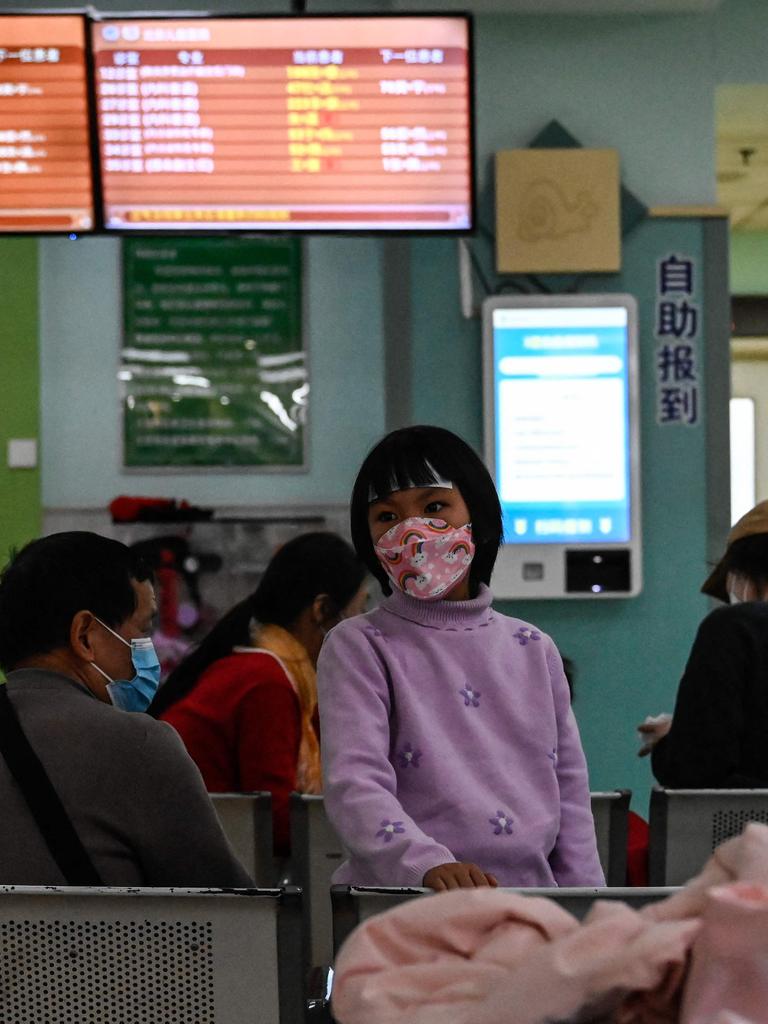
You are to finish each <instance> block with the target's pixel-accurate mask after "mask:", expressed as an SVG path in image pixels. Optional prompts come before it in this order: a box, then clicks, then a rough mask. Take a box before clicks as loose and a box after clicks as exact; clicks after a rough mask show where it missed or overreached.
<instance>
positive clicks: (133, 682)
mask: <svg viewBox="0 0 768 1024" xmlns="http://www.w3.org/2000/svg"><path fill="white" fill-rule="evenodd" d="M94 618H96V621H97V622H99V623H101V625H102V626H103V627H104V629H108V630H109V632H110V633H111V634H112V635H113V636H116V637H117V639H118V640H119V641H120V642H121V643H123V644H125V646H126V647H130V648H131V661H132V663H133V667H134V669H135V671H136V674H135V675H134V677H133V679H112V678H111V677H110V676H108V675H107V673H106V672H104V670H103V669H100V668H99V666H98V665H97V664H96V662H92V664H93V667H94V668H95V669H96V671H97V672H101V674H102V675H103V676H104V678H105V679H106V680H107V693H108V694H109V699H110V700H111V701H112V703H113V704H114V705H115V707H116V708H120V710H121V711H146V710H147V708H148V707H149V705H150V704H151V703H152V699H153V697H154V696H155V694H156V693H157V688H158V686H159V685H160V662H159V660H158V657H157V652H156V651H155V645H154V644H153V643H152V638H151V637H148V636H146V637H139V639H138V640H131V641H128V640H125V639H124V638H123V637H121V636H120V634H119V633H116V632H115V631H114V629H110V627H109V626H108V625H107V624H106V622H102V621H101V619H99V618H97V617H96V616H94Z"/></svg>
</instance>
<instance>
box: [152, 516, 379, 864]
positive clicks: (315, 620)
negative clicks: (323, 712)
mask: <svg viewBox="0 0 768 1024" xmlns="http://www.w3.org/2000/svg"><path fill="white" fill-rule="evenodd" d="M364 580H365V568H364V566H363V565H362V564H361V563H360V562H359V561H358V560H357V558H356V556H355V553H354V551H353V550H352V548H351V547H350V545H349V544H347V542H346V541H344V540H342V538H341V537H338V536H336V534H333V533H307V534H303V535H301V536H299V537H296V538H294V539H293V540H291V541H289V542H288V543H287V544H285V545H284V546H283V547H282V548H280V550H279V551H278V552H277V553H276V554H275V555H274V557H273V558H272V560H271V562H270V563H269V565H268V566H267V568H266V571H265V573H264V576H263V577H262V579H261V582H260V583H259V585H258V587H257V588H256V590H255V591H254V593H253V594H251V595H250V596H249V597H247V598H246V599H245V600H244V601H241V602H240V603H239V604H237V605H235V607H234V608H232V609H231V610H230V611H229V612H228V613H227V614H226V615H225V616H224V618H223V619H221V621H220V622H219V623H218V624H217V625H216V626H214V628H213V629H212V630H211V632H210V633H209V634H208V636H207V637H206V638H205V639H204V640H203V641H202V643H201V644H200V645H199V647H197V648H196V649H195V650H194V651H193V652H192V653H191V654H190V655H188V657H186V658H185V659H184V661H182V662H181V663H180V664H179V665H177V667H176V668H175V669H174V670H173V672H172V673H171V674H170V676H169V677H168V679H167V681H166V682H165V684H164V685H163V686H162V687H161V688H160V690H159V692H158V694H157V696H156V698H155V700H154V702H153V704H152V707H151V708H150V713H151V714H153V715H154V716H155V717H156V718H162V719H163V720H164V721H166V722H170V724H171V725H172V726H173V727H174V728H175V729H176V730H177V731H178V732H179V734H180V735H181V738H182V740H183V741H184V744H185V746H186V748H187V750H188V751H189V753H190V755H191V756H192V758H193V759H194V761H195V762H196V763H197V766H198V768H199V769H200V771H201V773H202V776H203V779H204V780H205V784H206V786H207V788H208V791H209V792H211V793H237V792H250V791H254V790H269V791H270V792H271V793H272V808H273V823H274V839H275V853H276V854H277V855H278V856H284V855H286V854H287V853H288V852H289V845H290V841H289V820H288V815H289V798H290V794H291V792H292V791H293V790H297V791H299V792H302V793H319V792H320V791H321V789H322V779H321V770H320V746H319V737H318V728H317V684H316V677H315V667H316V664H317V656H318V654H319V653H320V646H321V644H322V642H323V637H324V636H325V634H326V633H327V632H328V630H329V629H331V628H332V627H333V626H335V625H336V623H337V622H339V620H340V619H343V618H347V617H349V616H351V615H356V614H358V612H360V611H363V609H364V605H365V602H366V600H367V597H368V595H367V591H366V588H365V586H364Z"/></svg>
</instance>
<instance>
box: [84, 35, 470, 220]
mask: <svg viewBox="0 0 768 1024" xmlns="http://www.w3.org/2000/svg"><path fill="white" fill-rule="evenodd" d="M92 32H93V35H92V44H93V51H94V64H95V73H96V94H97V104H98V125H99V148H100V161H101V175H102V186H103V200H104V223H105V227H107V228H113V229H118V230H122V231H125V230H130V229H138V230H143V231H146V230H147V229H154V230H161V231H167V230H184V231H189V230H195V229H197V230H211V229H223V230H232V229H235V230H258V231H264V230H270V229H272V230H278V231H290V230H296V231H312V230H320V231H333V230H342V231H349V230H364V231H376V230H379V231H381V230H385V231H391V230H394V231H420V230H421V231H441V230H447V231H451V230H453V231H466V230H468V229H469V228H471V227H472V209H473V203H472V130H471V87H470V86H471V83H470V79H471V66H470V25H469V21H468V19H467V18H466V17H452V16H451V17H445V16H440V17H430V16H402V17H376V16H370V17H369V16H364V17H300V18H296V17H292V18H211V19H208V18H205V19H177V18H163V19H147V20H143V19H131V20H127V19H125V20H123V19H119V20H118V19H107V20H104V21H101V22H97V23H94V24H93V26H92Z"/></svg>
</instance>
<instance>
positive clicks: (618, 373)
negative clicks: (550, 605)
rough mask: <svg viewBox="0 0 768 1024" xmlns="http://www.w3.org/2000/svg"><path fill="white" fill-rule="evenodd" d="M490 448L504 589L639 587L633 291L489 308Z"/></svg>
mask: <svg viewBox="0 0 768 1024" xmlns="http://www.w3.org/2000/svg"><path fill="white" fill-rule="evenodd" d="M483 350H484V404H485V455H486V460H487V463H488V466H489V468H490V469H491V472H492V474H493V477H494V480H495V482H496V486H497V489H498V492H499V498H500V500H501V506H502V513H503V517H504V535H505V543H504V546H503V547H502V550H501V552H500V555H499V560H498V562H497V568H496V574H495V576H494V592H495V593H496V595H497V596H498V597H515V598H520V597H523V598H546V597H581V598H583V597H596V598H608V597H631V596H634V595H635V594H638V593H639V592H640V589H641V587H642V571H641V550H642V548H641V521H640V468H639V467H640V445H639V418H638V414H639V402H638V354H637V305H636V302H635V300H634V298H633V297H632V296H631V295H536V296H528V295H526V296H501V297H495V298H491V299H487V300H486V302H485V303H484V304H483Z"/></svg>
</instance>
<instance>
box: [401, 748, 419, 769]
mask: <svg viewBox="0 0 768 1024" xmlns="http://www.w3.org/2000/svg"><path fill="white" fill-rule="evenodd" d="M397 758H398V760H399V762H400V767H401V768H418V767H419V761H420V760H421V758H422V753H421V751H420V750H414V749H413V744H412V743H406V745H405V746H404V747H403V749H402V750H401V751H400V753H399V754H398V755H397Z"/></svg>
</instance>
